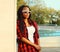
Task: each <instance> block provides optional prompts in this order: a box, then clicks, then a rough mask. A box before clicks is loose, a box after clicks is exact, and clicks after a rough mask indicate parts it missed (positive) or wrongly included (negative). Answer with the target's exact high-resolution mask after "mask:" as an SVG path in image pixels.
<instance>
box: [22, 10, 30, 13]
mask: <svg viewBox="0 0 60 52" xmlns="http://www.w3.org/2000/svg"><path fill="white" fill-rule="evenodd" d="M22 13H31V11H27V10H23V11H22Z"/></svg>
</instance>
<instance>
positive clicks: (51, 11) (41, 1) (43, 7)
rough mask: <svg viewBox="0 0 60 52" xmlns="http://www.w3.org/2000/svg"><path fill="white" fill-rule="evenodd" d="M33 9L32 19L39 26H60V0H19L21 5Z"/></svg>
mask: <svg viewBox="0 0 60 52" xmlns="http://www.w3.org/2000/svg"><path fill="white" fill-rule="evenodd" d="M23 4H24V5H28V6H29V7H30V8H31V13H32V16H31V18H32V19H33V20H35V21H36V22H37V23H38V24H39V25H49V26H60V6H59V4H60V0H53V1H52V0H17V9H18V8H19V6H21V5H23Z"/></svg>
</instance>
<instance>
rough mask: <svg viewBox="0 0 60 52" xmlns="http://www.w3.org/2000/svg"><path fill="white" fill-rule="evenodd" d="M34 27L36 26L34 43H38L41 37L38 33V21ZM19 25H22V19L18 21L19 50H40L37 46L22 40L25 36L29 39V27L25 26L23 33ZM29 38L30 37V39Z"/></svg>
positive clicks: (25, 51)
mask: <svg viewBox="0 0 60 52" xmlns="http://www.w3.org/2000/svg"><path fill="white" fill-rule="evenodd" d="M33 23H34V25H33V26H34V27H35V33H34V36H33V38H34V43H35V44H38V38H39V34H38V28H37V23H36V22H34V21H33ZM19 25H20V21H19V20H18V21H17V40H18V41H17V42H18V52H38V50H36V49H35V47H33V46H31V45H29V44H26V43H24V42H22V41H21V38H22V37H24V38H26V39H28V31H27V28H25V30H24V33H23V34H22V33H21V31H20V29H19ZM28 40H29V39H28Z"/></svg>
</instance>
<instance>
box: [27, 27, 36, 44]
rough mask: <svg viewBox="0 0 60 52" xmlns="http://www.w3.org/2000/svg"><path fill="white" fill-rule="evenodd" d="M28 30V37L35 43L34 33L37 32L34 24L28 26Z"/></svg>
mask: <svg viewBox="0 0 60 52" xmlns="http://www.w3.org/2000/svg"><path fill="white" fill-rule="evenodd" d="M27 30H28V39H29V40H30V41H31V42H33V43H34V39H33V34H34V32H35V28H34V26H29V27H27Z"/></svg>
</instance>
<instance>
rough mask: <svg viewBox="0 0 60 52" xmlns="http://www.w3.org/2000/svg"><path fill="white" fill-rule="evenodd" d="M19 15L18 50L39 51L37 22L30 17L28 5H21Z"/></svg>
mask: <svg viewBox="0 0 60 52" xmlns="http://www.w3.org/2000/svg"><path fill="white" fill-rule="evenodd" d="M17 17H18V18H17V42H18V52H39V50H40V46H39V44H38V39H39V35H38V29H37V24H36V22H34V21H32V20H31V19H30V17H31V10H30V8H29V7H28V6H26V5H23V6H21V7H20V8H19V9H18V11H17Z"/></svg>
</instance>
